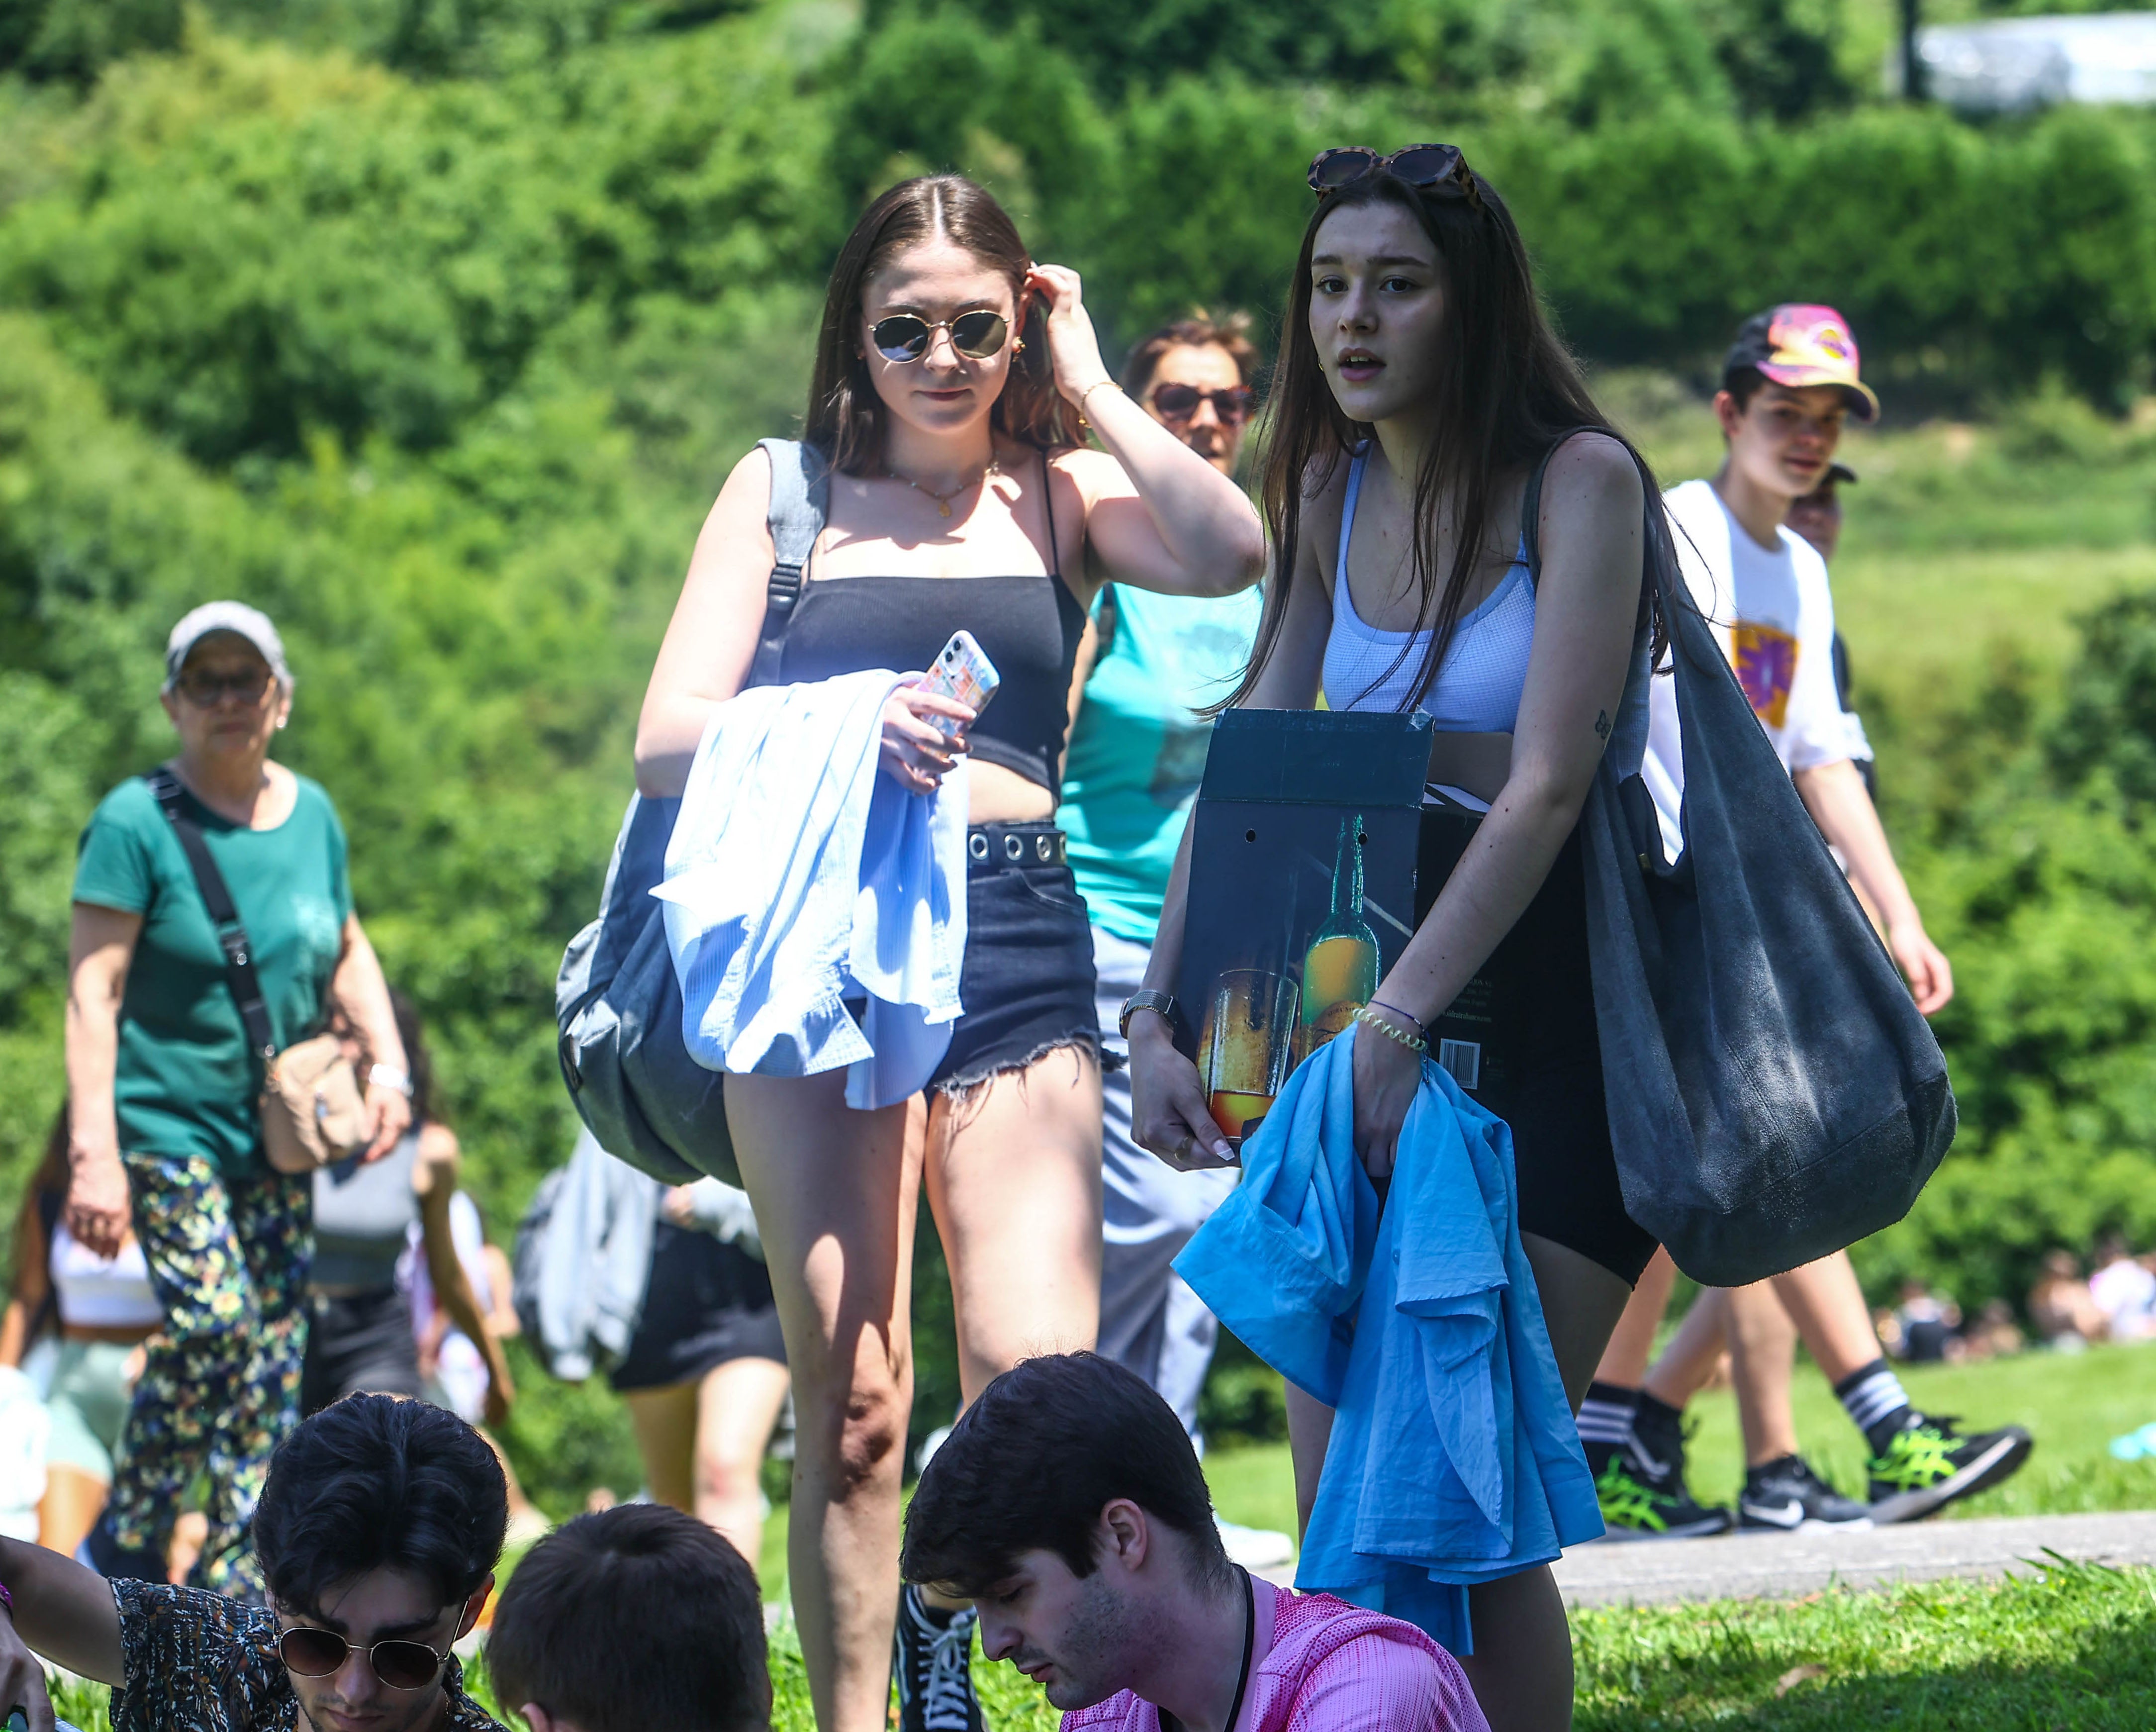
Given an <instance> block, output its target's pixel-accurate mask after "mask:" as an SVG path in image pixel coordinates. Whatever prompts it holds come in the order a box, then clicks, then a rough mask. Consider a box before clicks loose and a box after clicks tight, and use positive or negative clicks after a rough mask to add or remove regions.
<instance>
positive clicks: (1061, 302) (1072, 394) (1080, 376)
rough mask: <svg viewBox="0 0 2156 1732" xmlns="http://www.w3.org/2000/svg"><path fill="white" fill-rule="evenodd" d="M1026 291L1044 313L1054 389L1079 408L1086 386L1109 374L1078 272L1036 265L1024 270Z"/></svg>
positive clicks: (1058, 266)
mask: <svg viewBox="0 0 2156 1732" xmlns="http://www.w3.org/2000/svg"><path fill="white" fill-rule="evenodd" d="M1025 288H1026V293H1027V294H1028V295H1029V296H1032V297H1034V299H1036V300H1038V301H1039V302H1040V303H1041V306H1042V309H1043V311H1045V313H1046V315H1047V321H1046V322H1047V326H1048V356H1049V359H1050V362H1052V363H1053V364H1054V366H1055V388H1056V389H1057V390H1058V391H1060V392H1061V393H1063V394H1064V396H1065V397H1066V398H1069V399H1070V402H1072V403H1077V404H1079V406H1080V407H1081V408H1082V407H1083V406H1084V405H1083V404H1082V403H1081V402H1080V398H1081V395H1082V394H1083V393H1084V392H1085V391H1086V388H1087V387H1088V386H1091V385H1097V384H1099V383H1101V380H1103V379H1106V378H1112V377H1113V375H1112V374H1111V373H1109V371H1108V366H1107V363H1106V362H1105V361H1103V360H1101V339H1100V337H1099V336H1098V335H1096V332H1095V331H1094V329H1093V316H1092V315H1091V313H1089V312H1087V311H1086V301H1085V296H1084V294H1083V292H1082V291H1081V288H1080V286H1079V282H1078V273H1077V272H1076V271H1075V270H1070V269H1069V268H1068V267H1067V266H1065V265H1034V267H1033V269H1032V270H1029V271H1028V272H1027V273H1026V277H1025Z"/></svg>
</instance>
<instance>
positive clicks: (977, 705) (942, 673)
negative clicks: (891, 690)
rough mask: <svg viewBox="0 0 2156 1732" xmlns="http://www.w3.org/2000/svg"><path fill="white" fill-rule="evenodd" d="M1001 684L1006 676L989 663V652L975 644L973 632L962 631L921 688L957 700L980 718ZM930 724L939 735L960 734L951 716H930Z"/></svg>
mask: <svg viewBox="0 0 2156 1732" xmlns="http://www.w3.org/2000/svg"><path fill="white" fill-rule="evenodd" d="M1002 684H1003V676H1002V675H1000V674H998V672H997V671H996V665H995V663H993V661H991V660H988V652H987V651H986V650H983V649H982V647H981V646H980V645H978V644H977V643H975V642H974V641H973V633H971V632H970V631H954V632H952V634H951V641H950V642H949V643H947V644H946V645H944V646H943V648H942V653H941V654H939V655H937V658H936V665H935V666H933V667H932V668H930V669H929V670H928V672H927V676H925V677H924V678H923V679H922V680H921V690H922V691H935V692H940V693H941V694H942V696H945V697H952V698H956V699H957V701H958V702H960V703H962V704H963V705H965V706H966V707H968V709H970V710H971V711H972V712H973V713H974V715H975V716H977V717H978V715H979V714H980V713H981V712H982V711H983V710H985V709H986V708H988V700H989V699H990V698H992V697H993V696H995V695H996V687H997V686H1000V685H1002ZM927 722H928V725H929V726H930V727H932V728H934V729H935V730H936V731H937V732H938V733H942V734H945V735H949V734H954V733H956V732H957V731H958V727H959V724H958V722H957V720H956V719H955V718H953V717H949V716H931V717H928V718H927Z"/></svg>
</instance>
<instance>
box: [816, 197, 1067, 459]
mask: <svg viewBox="0 0 2156 1732" xmlns="http://www.w3.org/2000/svg"><path fill="white" fill-rule="evenodd" d="M939 234H940V235H941V236H942V238H943V239H947V240H948V241H949V242H951V244H952V245H954V246H957V247H962V248H963V249H965V250H966V251H967V252H968V253H971V254H973V256H974V257H975V258H976V259H978V260H980V261H981V263H982V264H983V265H986V266H988V268H989V269H990V270H995V271H998V272H1000V273H1001V274H1002V275H1004V277H1005V278H1006V279H1008V280H1009V283H1010V285H1011V298H1012V300H1013V301H1015V302H1017V303H1018V304H1019V305H1021V306H1023V305H1024V301H1025V277H1026V272H1027V271H1028V270H1029V269H1030V268H1031V267H1032V264H1033V255H1032V254H1030V253H1029V252H1028V251H1027V250H1026V246H1025V243H1024V241H1023V240H1021V239H1019V232H1018V225H1017V224H1015V223H1014V222H1012V221H1011V219H1010V216H1009V213H1008V212H1006V211H1005V210H1004V208H1003V206H1001V205H1000V204H998V203H996V201H995V199H994V198H993V197H992V196H990V194H989V193H988V192H987V190H986V189H985V188H982V187H979V186H977V185H976V184H975V183H974V182H972V181H969V180H968V179H967V178H966V177H965V176H963V175H962V174H924V175H921V176H920V177H918V178H916V179H914V180H910V181H901V182H899V183H898V184H897V185H896V186H895V187H893V188H891V190H890V191H889V192H888V193H885V194H884V195H883V197H882V198H879V199H877V200H876V202H875V203H874V204H871V205H870V207H869V208H868V209H867V210H866V211H865V212H864V213H862V216H861V219H860V222H858V223H856V224H854V232H853V233H852V234H850V235H848V236H847V237H846V244H845V245H844V246H843V247H841V248H839V260H838V263H837V264H835V265H833V266H832V267H831V286H830V288H829V291H828V292H827V293H826V294H825V295H824V323H823V328H822V329H821V330H820V331H819V332H818V334H817V337H816V367H815V371H814V373H812V374H811V375H810V378H809V383H808V424H807V429H806V436H807V438H808V443H809V444H811V445H815V446H816V447H818V448H819V450H822V451H823V453H824V455H825V456H826V457H828V458H829V459H830V460H831V465H832V466H833V467H834V469H837V470H839V471H841V472H842V473H844V474H846V475H858V474H860V472H861V470H863V469H865V468H866V467H868V466H869V465H871V464H875V463H880V461H882V459H883V441H884V429H885V417H886V415H887V414H888V411H887V410H886V409H885V408H884V403H883V399H882V398H880V397H879V396H877V395H876V389H875V383H874V382H873V381H872V380H871V379H870V377H869V368H868V362H866V361H865V360H864V359H863V358H862V357H861V353H860V319H861V296H862V293H863V291H864V290H865V289H866V288H867V286H868V280H869V279H870V277H872V276H873V275H875V273H876V272H877V271H878V270H881V269H882V268H883V266H884V265H886V264H888V263H889V262H890V261H891V259H893V258H894V257H896V255H897V254H900V253H901V252H903V251H904V250H905V249H906V248H908V247H911V246H918V245H919V244H921V243H922V242H923V241H927V240H932V239H936V238H937V236H938V235H939ZM1045 323H1046V321H1045V316H1044V315H1043V313H1042V311H1041V309H1040V308H1039V307H1038V306H1035V307H1033V308H1032V309H1030V310H1029V313H1028V315H1027V316H1026V317H1025V319H1024V321H1021V323H1020V326H1019V330H1018V331H1017V332H1016V336H1017V337H1022V338H1023V339H1024V342H1025V347H1024V352H1022V353H1019V354H1014V355H1013V356H1012V357H1011V364H1010V371H1009V374H1008V375H1007V376H1006V377H1005V378H1004V388H1003V391H1002V393H1001V394H1000V395H999V396H998V398H996V402H995V407H994V408H993V409H992V410H991V411H990V414H989V425H990V426H991V427H993V429H995V431H996V432H997V433H998V434H1002V435H1004V437H1005V438H1007V439H1018V440H1020V441H1021V442H1023V443H1024V444H1026V445H1032V446H1034V447H1035V448H1036V449H1038V450H1043V451H1056V450H1068V449H1070V448H1071V447H1073V446H1075V445H1081V444H1082V443H1083V440H1082V439H1081V436H1080V434H1079V430H1078V414H1077V411H1076V410H1075V409H1072V408H1071V407H1070V404H1069V403H1065V401H1064V400H1063V397H1062V393H1060V392H1059V391H1057V390H1056V388H1055V368H1054V367H1053V365H1052V364H1051V363H1050V358H1049V353H1048V338H1047V332H1046V330H1045Z"/></svg>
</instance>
